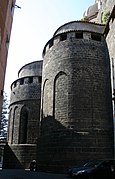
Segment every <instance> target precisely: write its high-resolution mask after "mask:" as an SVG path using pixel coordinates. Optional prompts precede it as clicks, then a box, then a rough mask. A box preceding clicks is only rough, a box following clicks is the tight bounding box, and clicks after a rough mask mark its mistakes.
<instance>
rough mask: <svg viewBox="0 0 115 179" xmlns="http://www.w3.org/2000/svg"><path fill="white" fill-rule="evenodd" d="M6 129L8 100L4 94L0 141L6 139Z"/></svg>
mask: <svg viewBox="0 0 115 179" xmlns="http://www.w3.org/2000/svg"><path fill="white" fill-rule="evenodd" d="M7 127H8V100H7V95H6V93H4V98H3V105H2V116H1V121H0V139H4V140H5V139H6V137H7Z"/></svg>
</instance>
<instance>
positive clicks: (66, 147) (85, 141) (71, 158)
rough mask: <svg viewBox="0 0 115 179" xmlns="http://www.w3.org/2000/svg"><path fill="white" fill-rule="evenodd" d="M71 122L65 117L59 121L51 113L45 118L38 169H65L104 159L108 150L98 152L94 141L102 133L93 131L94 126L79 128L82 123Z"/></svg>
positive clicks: (60, 170) (42, 123) (39, 148)
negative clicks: (65, 119)
mask: <svg viewBox="0 0 115 179" xmlns="http://www.w3.org/2000/svg"><path fill="white" fill-rule="evenodd" d="M69 123H70V122H67V121H63V120H62V119H60V121H57V120H56V119H54V118H53V117H52V116H47V117H43V118H42V120H41V128H40V130H41V132H40V138H39V141H38V150H37V151H38V167H39V168H38V169H40V170H42V171H54V172H63V171H65V170H66V169H67V168H68V167H70V166H74V165H79V164H82V163H84V162H85V161H88V160H91V159H96V158H104V155H106V152H105V153H104V151H103V150H102V151H101V150H100V153H99V151H98V150H99V149H98V146H96V145H97V144H96V143H95V140H96V139H97V138H100V135H101V134H97V133H94V131H93V129H89V131H85V128H84V130H82V128H81V129H80V123H79V124H76V123H75V122H74V126H72V125H71V123H70V124H69ZM80 130H81V131H80ZM82 131H83V132H82ZM101 147H102V146H100V149H101ZM94 153H95V155H94ZM103 153H104V154H103ZM108 153H109V152H108Z"/></svg>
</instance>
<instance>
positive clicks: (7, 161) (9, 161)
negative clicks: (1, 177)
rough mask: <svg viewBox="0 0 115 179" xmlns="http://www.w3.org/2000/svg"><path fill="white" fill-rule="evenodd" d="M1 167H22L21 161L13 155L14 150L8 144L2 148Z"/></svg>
mask: <svg viewBox="0 0 115 179" xmlns="http://www.w3.org/2000/svg"><path fill="white" fill-rule="evenodd" d="M2 168H3V169H23V167H22V165H21V163H20V162H19V160H18V159H17V157H16V156H15V154H14V152H13V151H12V149H11V148H10V146H9V145H8V144H6V146H5V148H4V155H3V166H2Z"/></svg>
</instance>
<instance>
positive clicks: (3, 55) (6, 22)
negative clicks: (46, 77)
mask: <svg viewBox="0 0 115 179" xmlns="http://www.w3.org/2000/svg"><path fill="white" fill-rule="evenodd" d="M14 7H15V0H5V1H4V0H1V1H0V116H1V109H2V100H3V91H4V80H5V72H6V64H7V55H8V47H9V41H10V34H11V27H12V21H13V12H14Z"/></svg>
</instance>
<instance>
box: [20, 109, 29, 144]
mask: <svg viewBox="0 0 115 179" xmlns="http://www.w3.org/2000/svg"><path fill="white" fill-rule="evenodd" d="M27 125H28V110H27V108H26V107H25V106H23V107H22V109H21V112H20V123H19V142H18V143H19V144H26V143H27Z"/></svg>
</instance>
